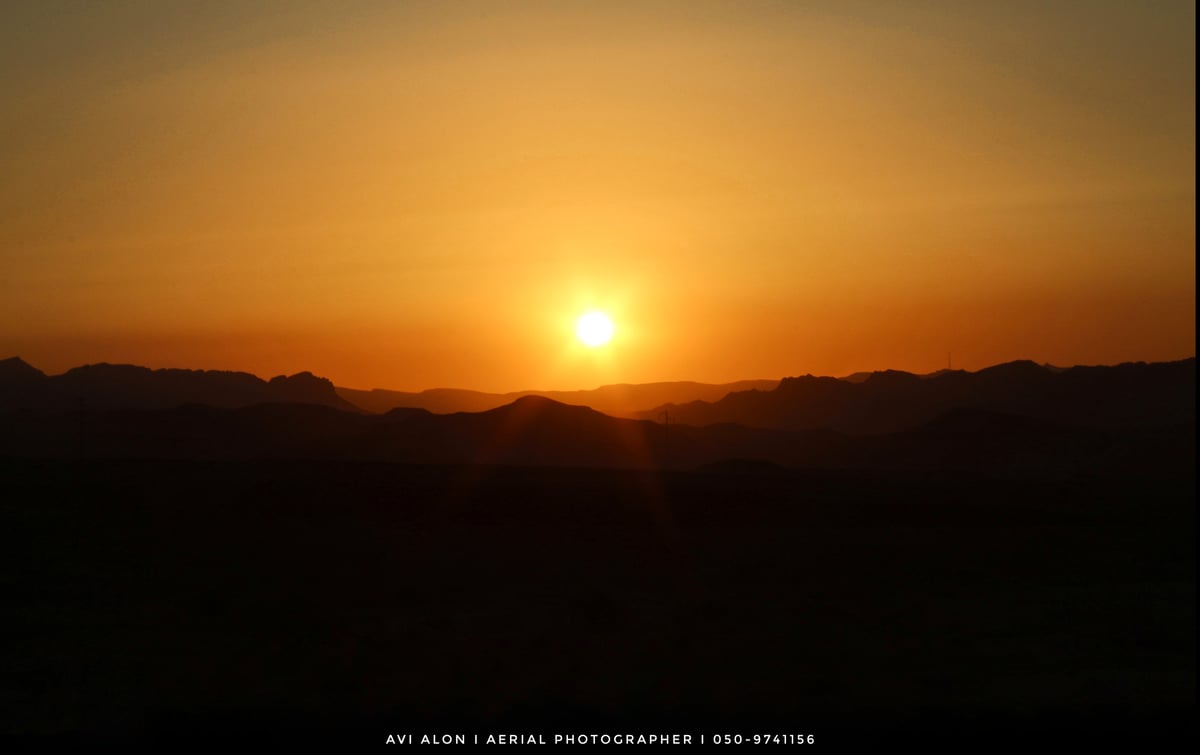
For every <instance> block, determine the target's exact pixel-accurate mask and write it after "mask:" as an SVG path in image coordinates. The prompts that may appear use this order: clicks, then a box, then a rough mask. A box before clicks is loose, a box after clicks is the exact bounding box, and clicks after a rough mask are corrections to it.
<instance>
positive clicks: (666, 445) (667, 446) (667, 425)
mask: <svg viewBox="0 0 1200 755" xmlns="http://www.w3.org/2000/svg"><path fill="white" fill-rule="evenodd" d="M670 465H671V413H670V412H668V411H665V410H664V411H663V466H664V467H668V466H670Z"/></svg>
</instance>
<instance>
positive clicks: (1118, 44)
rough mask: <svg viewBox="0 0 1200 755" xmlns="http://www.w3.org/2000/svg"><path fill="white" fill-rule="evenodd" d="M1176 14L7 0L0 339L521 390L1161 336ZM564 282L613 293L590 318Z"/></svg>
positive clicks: (1166, 307) (1176, 7)
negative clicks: (584, 319)
mask: <svg viewBox="0 0 1200 755" xmlns="http://www.w3.org/2000/svg"><path fill="white" fill-rule="evenodd" d="M993 6H998V7H993ZM1194 29H1195V7H1194V4H1193V3H1191V2H1155V3H1127V2H1100V1H1099V0H1095V1H1091V0H1089V1H1088V2H1054V3H1040V2H1014V3H994V4H993V3H965V2H906V3H892V2H882V1H881V2H867V1H863V2H794V3H787V2H722V3H705V2H678V3H670V2H659V3H654V2H637V3H618V2H611V1H608V0H606V1H605V2H545V3H536V2H530V3H501V2H476V3H470V2H462V3H435V2H412V3H403V4H402V3H391V2H362V1H351V2H338V3H333V2H330V3H318V2H302V1H296V2H256V3H245V4H242V3H227V4H226V3H221V4H217V3H198V2H197V3H194V2H172V3H159V2H111V3H67V2H61V3H60V2H38V3H27V4H23V7H21V6H18V5H17V4H14V3H6V4H4V5H3V6H0V357H5V356H10V355H19V356H22V357H24V358H25V359H26V360H27V361H29V362H31V363H32V364H34V365H35V366H37V367H40V368H42V369H44V370H46V371H48V372H59V371H62V370H64V369H67V368H69V367H71V366H75V365H77V364H82V363H87V362H99V361H108V362H132V363H137V364H144V365H148V366H153V367H167V366H173V367H192V368H220V369H239V370H246V371H250V372H255V373H257V374H260V375H264V376H269V375H273V374H278V373H292V372H296V371H300V370H306V369H307V370H312V371H313V372H316V373H317V374H321V375H325V376H328V377H330V378H332V379H333V380H334V381H335V382H337V383H339V384H341V385H347V386H351V387H389V388H396V389H421V388H428V387H435V386H455V387H466V388H477V389H482V390H517V389H527V388H558V389H571V388H587V387H593V386H596V385H599V384H602V383H610V382H646V381H652V380H675V379H690V380H702V381H710V382H718V381H726V380H733V379H738V378H750V377H764V378H766V377H780V376H783V375H793V374H804V373H809V372H811V373H815V374H846V373H849V372H853V371H856V370H863V369H881V368H889V367H890V368H900V369H909V370H913V371H930V370H934V369H937V368H940V367H943V366H945V363H946V358H947V352H948V351H950V352H952V353H953V358H954V363H955V366H956V367H966V368H968V369H976V368H979V367H983V366H986V365H988V364H992V363H996V362H1001V361H1006V360H1010V359H1018V358H1030V359H1035V360H1038V361H1048V362H1052V363H1055V364H1063V365H1067V364H1077V363H1091V364H1096V363H1113V362H1120V361H1126V360H1163V359H1177V358H1181V357H1185V356H1192V355H1193V354H1194V353H1195V326H1194V322H1195V320H1194V315H1195V301H1196V289H1195V239H1196V235H1195V228H1196V226H1195V138H1194V128H1195V74H1194V71H1195V34H1194ZM589 308H599V309H603V310H605V311H608V312H609V313H610V314H611V315H612V317H613V319H614V320H615V322H616V326H617V334H616V337H615V338H614V340H613V341H612V342H611V343H610V344H609V345H608V346H605V347H602V348H600V349H596V350H591V351H589V350H587V349H585V348H584V347H583V346H581V345H580V344H578V342H577V341H576V340H575V339H574V335H573V321H574V319H575V317H576V316H577V315H578V314H579V313H581V312H582V311H584V310H586V309H589Z"/></svg>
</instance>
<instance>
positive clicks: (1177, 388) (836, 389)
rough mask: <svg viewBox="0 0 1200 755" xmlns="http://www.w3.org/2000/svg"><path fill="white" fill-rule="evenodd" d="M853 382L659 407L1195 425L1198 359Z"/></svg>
mask: <svg viewBox="0 0 1200 755" xmlns="http://www.w3.org/2000/svg"><path fill="white" fill-rule="evenodd" d="M850 377H851V378H852V379H840V378H829V377H814V376H813V375H805V376H803V377H789V378H784V379H783V380H782V381H780V383H779V385H778V386H777V387H776V388H775V389H774V390H770V391H761V390H751V391H739V392H735V393H730V394H728V395H727V396H725V397H724V398H721V399H719V400H717V401H693V402H690V403H686V404H666V405H663V406H658V407H656V408H654V409H651V410H649V411H647V412H644V413H643V414H642V415H641V416H642V417H643V418H646V419H656V418H660V417H662V416H663V415H664V414H667V415H668V416H669V417H670V421H671V422H678V423H681V424H687V425H714V424H721V423H732V424H739V425H746V426H750V427H763V428H776V429H790V430H805V429H816V428H828V429H832V430H836V431H838V432H844V433H852V434H873V433H893V432H900V431H904V430H913V429H916V428H918V427H921V426H923V425H925V424H926V423H928V422H931V421H932V420H934V419H935V418H937V417H939V416H941V415H943V414H945V413H946V412H948V411H951V410H963V409H969V410H978V411H983V412H990V413H1000V414H1011V415H1019V416H1025V417H1031V418H1036V419H1039V420H1042V421H1046V422H1053V423H1059V424H1065V425H1074V426H1079V427H1148V426H1158V425H1169V424H1175V423H1180V422H1188V421H1194V419H1195V416H1196V360H1195V359H1194V358H1192V359H1184V360H1181V361H1177V362H1159V363H1152V364H1147V363H1144V362H1137V363H1126V364H1120V365H1116V366H1112V367H1071V368H1068V369H1063V368H1057V367H1050V366H1045V365H1038V364H1036V363H1034V362H1028V361H1018V362H1008V363H1006V364H1000V365H996V366H994V367H988V368H986V369H982V370H979V371H978V372H966V371H963V370H953V371H951V370H944V371H940V372H938V373H934V374H932V375H913V374H911V373H908V372H898V371H895V370H887V371H883V372H873V373H870V374H869V375H866V376H861V375H853V376H850Z"/></svg>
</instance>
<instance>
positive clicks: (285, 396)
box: [0, 357, 361, 412]
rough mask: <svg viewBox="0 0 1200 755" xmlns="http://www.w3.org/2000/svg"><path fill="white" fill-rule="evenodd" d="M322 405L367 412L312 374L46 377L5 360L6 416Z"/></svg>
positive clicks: (120, 369)
mask: <svg viewBox="0 0 1200 755" xmlns="http://www.w3.org/2000/svg"><path fill="white" fill-rule="evenodd" d="M280 402H283V403H297V404H317V405H320V406H329V407H333V408H335V409H341V410H342V411H347V412H357V411H361V410H360V409H359V408H358V407H357V406H355V405H354V404H351V403H350V402H348V401H346V400H345V399H343V398H342V397H341V396H339V395H338V394H337V391H336V390H335V389H334V386H333V383H332V382H330V381H329V380H326V379H325V378H321V377H316V376H315V375H313V374H312V373H311V372H301V373H298V374H295V375H290V376H285V375H280V376H278V377H273V378H271V379H270V380H263V379H261V378H259V377H256V376H254V375H251V374H249V373H247V372H222V371H217V370H152V369H149V368H147V367H136V366H134V365H129V364H89V365H86V366H83V367H76V368H74V369H71V370H68V371H66V372H64V373H63V374H61V375H46V374H45V373H43V372H42V371H41V370H38V369H36V368H34V367H32V366H30V365H29V364H27V363H26V362H24V361H23V360H21V359H19V358H16V357H13V358H11V359H4V360H0V411H5V410H13V409H31V410H67V409H79V408H80V406H81V405H82V406H83V408H85V409H90V410H101V409H169V408H172V407H177V406H182V405H184V404H205V405H207V406H214V407H243V406H253V405H255V404H265V403H280Z"/></svg>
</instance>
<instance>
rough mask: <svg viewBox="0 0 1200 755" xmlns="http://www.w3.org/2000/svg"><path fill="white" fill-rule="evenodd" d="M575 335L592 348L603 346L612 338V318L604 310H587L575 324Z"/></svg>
mask: <svg viewBox="0 0 1200 755" xmlns="http://www.w3.org/2000/svg"><path fill="white" fill-rule="evenodd" d="M575 335H576V336H577V337H578V338H579V340H580V341H582V342H583V343H584V344H585V345H586V346H589V347H591V348H595V347H597V346H603V345H604V344H606V343H608V342H609V341H610V340H612V336H613V324H612V320H610V319H609V317H608V315H606V314H604V313H603V312H585V313H584V314H583V315H581V316H580V317H579V320H578V322H576V324H575Z"/></svg>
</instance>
